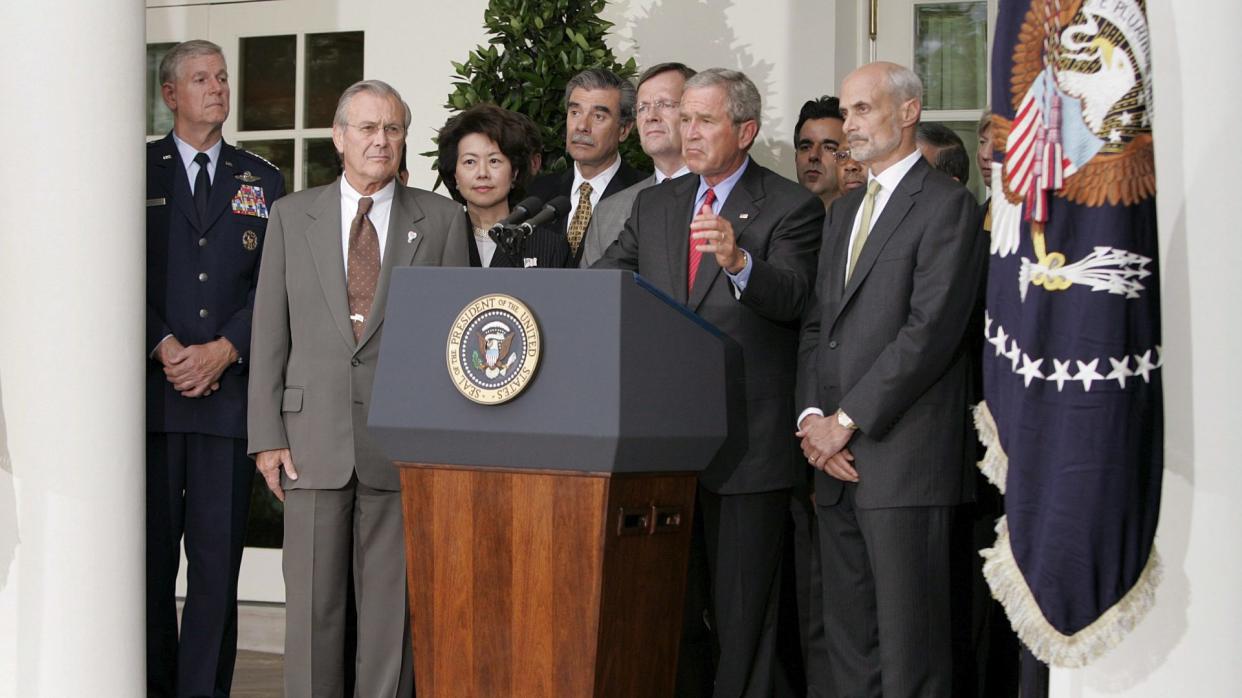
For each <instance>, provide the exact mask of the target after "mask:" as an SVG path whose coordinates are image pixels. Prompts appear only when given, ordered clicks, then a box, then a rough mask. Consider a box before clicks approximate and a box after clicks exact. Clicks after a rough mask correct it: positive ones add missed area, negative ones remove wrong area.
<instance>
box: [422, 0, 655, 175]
mask: <svg viewBox="0 0 1242 698" xmlns="http://www.w3.org/2000/svg"><path fill="white" fill-rule="evenodd" d="M605 4H606V0H491V2H489V3H488V7H487V10H485V11H484V13H483V26H484V27H485V28H486V29H487V32H488V34H489V35H490V37H491V38H489V39H488V42H487V45H485V46H476V47H475V49H474V50H473V51H471V52H470V55H469V57H467V59H466V61H465V62H464V63H457V62H456V61H454V62H453V71H454V76H453V91H452V92H451V93H449V96H448V103H447V104H446V105H445V106H446V107H447V108H448V109H449V110H450V111H451V112H453V113H456V112H460V111H463V110H465V109H468V108H470V107H472V106H474V105H475V104H479V103H481V102H491V103H493V104H498V105H500V106H501V107H504V108H505V109H511V110H513V111H517V112H521V113H523V114H526V115H527V116H529V117H530V118H531V119H532V120H533V121H534V122H535V124H536V125H537V126H538V127H539V129H540V131H541V135H542V138H543V170H542V171H543V172H561V171H563V170H564V169H565V168H567V167H568V166H569V159H568V158H567V157H566V155H565V103H564V97H565V85H566V84H567V83H568V82H569V80H570V78H572V77H573V76H574V75H577V74H578V73H579V72H581V71H583V70H586V69H587V68H607V69H608V70H611V71H613V72H614V73H616V74H617V75H620V76H621V77H623V78H628V79H633V78H634V76H635V74H636V73H637V72H638V71H637V68H636V66H635V63H634V59H633V58H631V59H630V60H628V61H626V62H625V63H618V62H617V58H616V56H615V55H613V53H612V49H610V48H609V47H608V44H607V43H606V42H605V40H604V37H605V35H606V34H607V33H608V30H609V29H610V28H611V27H612V23H611V22H607V21H605V20H603V19H600V17H599V12H600V11H601V10H603V9H604V5H605ZM621 155H622V157H624V158H625V160H626V162H628V163H629V164H631V165H633V166H634V167H637V168H639V169H644V170H649V169H651V160H650V159H649V158H648V157H647V156H646V154H645V153H643V151H642V148H641V147H640V146H639V144H638V137H637V136H636V135H634V134H633V133H631V134H630V137H629V138H627V139H626V141H625V142H624V143H622V144H621Z"/></svg>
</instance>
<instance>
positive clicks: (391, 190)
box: [341, 175, 397, 281]
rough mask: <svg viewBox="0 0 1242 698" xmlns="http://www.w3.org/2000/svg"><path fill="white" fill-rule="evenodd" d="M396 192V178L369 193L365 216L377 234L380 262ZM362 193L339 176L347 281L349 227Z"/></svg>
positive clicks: (347, 275) (343, 256)
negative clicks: (368, 203) (369, 206)
mask: <svg viewBox="0 0 1242 698" xmlns="http://www.w3.org/2000/svg"><path fill="white" fill-rule="evenodd" d="M396 193H397V180H395V179H394V180H392V181H391V182H389V183H388V184H385V185H384V188H383V189H380V190H379V191H377V192H375V193H374V194H372V195H371V202H372V203H371V211H370V212H369V213H367V218H370V219H371V225H373V226H375V232H376V233H377V234H378V235H379V253H380V264H383V263H384V247H385V246H386V245H387V243H388V218H389V216H390V215H391V214H392V198H393V197H394V196H396ZM360 199H362V194H359V193H358V191H357V190H355V189H354V188H353V187H351V186H349V180H347V179H345V176H344V175H342V176H341V259H343V260H345V280H346V281H349V227H350V225H351V224H353V222H354V216H356V215H358V201H359V200H360Z"/></svg>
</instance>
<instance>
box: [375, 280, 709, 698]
mask: <svg viewBox="0 0 1242 698" xmlns="http://www.w3.org/2000/svg"><path fill="white" fill-rule="evenodd" d="M497 299H499V300H497ZM506 299H507V300H506ZM513 301H516V302H517V304H516V305H515V304H514V303H513ZM519 305H520V306H523V307H522V310H524V311H528V312H526V314H525V315H522V314H521V313H518V317H519V320H518V321H517V322H516V323H515V322H509V324H508V328H509V329H510V330H511V332H510V334H513V335H515V336H518V338H517V339H512V338H509V337H508V335H507V334H506V328H505V327H503V326H500V325H497V324H496V323H495V321H494V318H495V317H497V316H496V315H495V312H497V308H513V307H517V306H519ZM532 319H533V323H534V324H536V325H537V328H538V332H537V334H538V336H537V337H535V336H534V333H532V332H530V329H531V328H530V327H519V325H521V324H522V323H526V322H528V321H530V320H532ZM384 325H385V327H384V338H383V344H382V346H381V348H380V359H379V365H378V367H377V373H376V379H375V387H374V392H373V395H372V405H371V412H370V417H369V422H368V425H369V428H370V430H371V432H372V434H373V436H374V437H375V439H376V440H377V441H378V443H379V444H380V446H381V447H382V448H383V449H384V450H385V452H386V453H387V454H388V456H389V457H390V458H392V459H393V460H394V461H396V462H397V465H398V466H399V467H400V469H401V488H402V502H403V507H404V515H405V542H406V569H407V578H408V586H409V601H410V619H411V625H412V630H413V645H414V670H415V681H416V683H417V690H418V694H419V695H420V696H454V697H457V696H487V697H489V698H490V697H493V696H572V697H575V698H576V697H578V696H601V697H602V696H671V695H672V692H673V686H674V680H675V672H676V665H677V650H678V642H679V638H680V634H681V615H682V606H683V601H684V593H685V581H686V564H687V552H688V544H689V539H690V529H691V522H692V520H693V507H694V492H695V474H696V473H697V472H698V471H700V470H702V469H703V468H705V467H706V466H707V465H708V463H709V462H710V461H711V460H712V458H713V456H714V455H715V453H716V451H717V449H718V448H719V446H720V444H721V443H723V441H724V439H725V436H726V433H725V431H726V426H725V425H726V409H725V352H726V347H725V344H724V339H723V337H722V335H721V334H720V333H719V331H717V330H716V329H715V328H713V327H712V326H711V325H709V324H707V323H706V322H704V321H703V320H702V319H701V318H699V317H698V316H696V315H694V314H693V313H691V312H689V311H688V310H687V309H686V308H685V307H684V306H682V305H680V304H678V303H676V302H675V301H673V300H672V299H671V298H669V297H667V296H666V295H664V294H662V293H661V292H660V291H658V290H657V289H654V288H653V287H651V286H649V285H648V284H646V282H644V281H643V280H642V279H641V277H638V276H635V275H633V274H631V273H629V272H616V271H579V270H523V269H441V268H423V269H420V268H402V269H396V270H394V273H393V276H392V280H391V285H390V288H389V296H388V307H387V310H386V314H385V320H384ZM532 342H533V343H534V346H533V351H532V347H531V344H532ZM497 347H499V348H500V350H499V351H491V352H489V351H488V350H489V349H496V348H497ZM534 353H537V354H538V356H537V361H538V364H537V366H536V367H535V368H534V370H533V371H528V368H529V365H528V364H523V363H522V357H525V359H526V360H527V361H529V360H530V358H531V356H532V355H533V354H534ZM496 357H500V358H496ZM507 357H515V358H514V360H513V361H512V362H510V364H509V366H510V367H512V366H520V367H521V368H522V370H523V371H527V373H526V374H525V376H526V377H525V379H524V380H521V381H520V385H518V387H517V388H516V389H510V388H501V389H498V390H492V391H490V392H488V391H487V390H485V391H483V392H485V393H488V394H486V395H481V394H479V391H478V390H476V389H475V388H472V387H470V385H464V387H462V388H461V389H459V387H458V385H462V384H464V383H468V382H469V381H466V380H465V378H463V371H464V372H465V373H472V371H473V369H479V371H486V370H487V368H488V367H493V368H491V369H490V371H491V372H490V373H479V374H478V376H477V377H478V379H479V381H481V383H482V384H484V385H485V387H486V386H491V385H492V382H491V381H492V379H493V378H495V379H496V380H502V379H503V376H500V375H499V371H500V368H499V367H502V366H505V363H504V362H505V360H506V358H507ZM474 373H478V372H474ZM472 375H473V373H472ZM515 375H516V374H515ZM479 381H476V383H477V382H479ZM497 393H500V395H499V396H498V395H497ZM488 399H500V400H504V401H503V402H500V404H482V402H480V400H488ZM394 612H395V611H394Z"/></svg>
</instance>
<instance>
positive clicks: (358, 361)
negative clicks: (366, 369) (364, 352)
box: [349, 359, 362, 366]
mask: <svg viewBox="0 0 1242 698" xmlns="http://www.w3.org/2000/svg"><path fill="white" fill-rule="evenodd" d="M349 365H350V366H361V365H362V359H350V360H349Z"/></svg>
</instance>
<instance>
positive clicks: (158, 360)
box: [146, 41, 285, 696]
mask: <svg viewBox="0 0 1242 698" xmlns="http://www.w3.org/2000/svg"><path fill="white" fill-rule="evenodd" d="M160 83H161V90H162V94H163V99H164V103H165V104H166V105H168V108H169V109H170V110H171V111H172V113H173V130H172V132H171V133H169V134H168V135H167V136H166V137H164V138H163V139H161V140H158V141H155V142H153V143H150V144H148V146H147V333H146V337H147V343H146V347H147V349H146V350H147V354H148V362H147V685H148V695H151V696H173V695H176V696H226V695H228V693H229V688H230V684H231V683H232V677H233V660H234V656H235V654H236V650H237V573H238V569H239V567H240V565H241V556H242V545H243V543H244V541H245V533H246V517H247V515H248V513H249V508H250V507H249V503H250V485H251V478H252V477H253V474H254V465H253V463H252V462H251V461H250V459H249V458H248V457H247V455H246V377H247V363H248V355H249V351H250V315H251V308H252V306H253V304H254V292H255V285H256V283H257V281H258V278H259V259H260V255H261V253H262V250H263V236H264V232H265V231H266V229H267V216H268V211H269V210H270V208H271V206H272V204H273V203H274V202H275V201H276V199H278V198H280V197H281V196H282V195H283V194H284V193H285V190H284V182H283V179H282V178H281V175H280V172H278V171H277V170H276V168H275V167H273V166H272V165H271V164H270V163H268V162H267V161H265V160H263V159H261V158H259V157H258V156H255V155H252V154H250V153H247V152H245V151H241V150H237V149H235V148H233V147H232V146H230V145H228V144H227V143H225V142H224V141H223V139H222V138H221V129H222V127H223V125H224V121H225V119H227V118H228V115H229V84H228V68H227V66H226V65H225V62H224V56H223V54H222V53H221V51H220V47H219V46H217V45H215V44H213V43H211V42H208V41H187V42H185V43H182V44H178V45H177V46H175V47H174V48H173V49H172V50H170V51H169V52H168V54H167V55H166V56H165V57H164V60H163V61H162V62H161V63H160ZM183 534H184V535H185V548H186V557H187V559H188V569H187V576H188V585H187V591H186V598H185V608H184V610H183V614H182V624H181V639H180V642H178V637H177V618H176V605H175V599H174V586H175V582H176V578H177V567H178V565H179V564H180V543H181V537H182V535H183Z"/></svg>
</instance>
